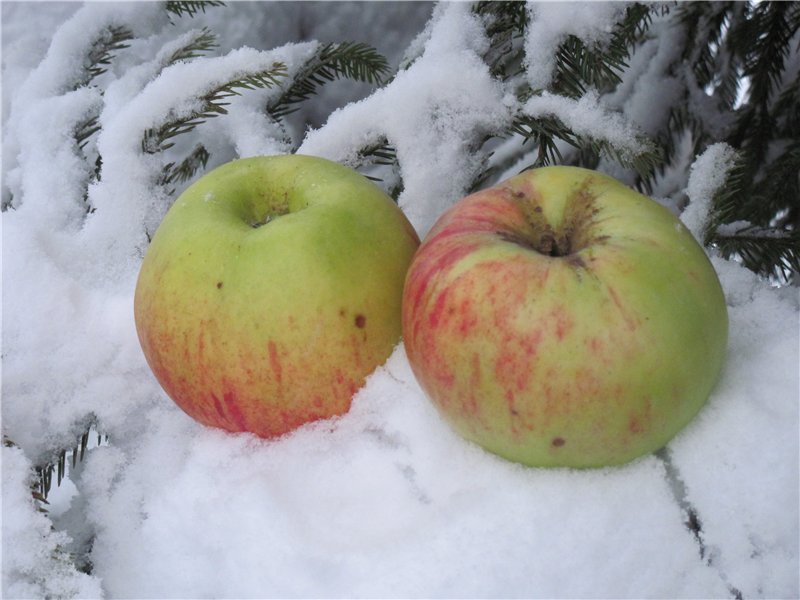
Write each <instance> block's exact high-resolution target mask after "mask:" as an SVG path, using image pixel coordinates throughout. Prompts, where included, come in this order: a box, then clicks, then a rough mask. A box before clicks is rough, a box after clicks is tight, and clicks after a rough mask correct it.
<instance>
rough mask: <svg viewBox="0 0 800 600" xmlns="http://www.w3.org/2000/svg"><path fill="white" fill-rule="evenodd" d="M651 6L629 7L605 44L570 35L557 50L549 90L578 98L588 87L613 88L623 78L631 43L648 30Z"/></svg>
mask: <svg viewBox="0 0 800 600" xmlns="http://www.w3.org/2000/svg"><path fill="white" fill-rule="evenodd" d="M651 10H652V9H651V8H650V7H648V6H646V5H644V4H640V3H635V4H632V5H631V6H629V7H628V8H627V9H626V11H625V16H624V17H623V19H622V20H621V21H620V22H619V23H617V24H616V26H615V27H614V29H613V31H612V34H611V38H610V40H609V41H608V43H607V44H605V45H602V44H598V43H595V44H592V45H591V46H588V45H586V43H585V42H584V41H583V40H581V39H580V38H578V37H577V36H575V35H570V36H568V37H567V39H566V40H565V41H564V42H563V43H562V44H561V45H560V46H559V48H558V51H557V52H556V73H555V77H554V80H553V81H554V83H553V85H552V90H551V91H553V92H555V93H558V94H561V95H564V96H568V97H570V98H579V97H581V96H583V95H584V94H585V93H586V91H587V90H588V89H589V88H596V89H598V90H600V91H607V90H611V89H613V88H614V87H615V86H616V85H617V84H619V83H620V82H621V81H622V78H621V75H622V73H623V72H624V71H625V69H627V68H628V63H627V60H628V59H629V58H630V54H631V51H632V50H633V47H634V45H635V44H636V43H637V42H638V41H639V40H640V39H641V38H642V37H643V36H644V34H645V33H646V32H647V30H648V28H649V26H650V23H651V21H652V14H651Z"/></svg>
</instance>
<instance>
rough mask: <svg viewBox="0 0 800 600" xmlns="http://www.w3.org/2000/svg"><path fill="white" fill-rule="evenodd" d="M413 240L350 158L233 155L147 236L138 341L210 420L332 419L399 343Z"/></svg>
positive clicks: (182, 399)
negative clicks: (350, 165)
mask: <svg viewBox="0 0 800 600" xmlns="http://www.w3.org/2000/svg"><path fill="white" fill-rule="evenodd" d="M418 246H419V238H418V237H417V234H416V232H415V231H414V229H413V227H412V226H411V224H410V223H409V222H408V220H407V219H406V217H405V215H404V214H403V213H402V212H401V210H400V209H399V208H398V207H397V205H396V204H395V203H394V202H393V201H392V200H391V198H389V197H388V196H387V195H386V194H384V193H383V191H381V190H380V189H379V188H378V187H377V186H375V185H374V184H372V183H371V182H370V181H368V180H367V179H366V178H365V177H363V176H362V175H360V174H358V173H356V172H355V171H353V170H351V169H349V168H347V167H344V166H341V165H339V164H336V163H333V162H330V161H328V160H325V159H322V158H316V157H311V156H302V155H287V156H269V157H256V158H247V159H240V160H235V161H233V162H230V163H228V164H225V165H222V166H220V167H218V168H216V169H214V170H212V171H211V172H209V173H207V174H206V175H205V176H203V177H202V178H200V179H199V180H198V181H197V182H196V183H194V184H193V185H191V186H190V187H189V188H187V189H186V191H185V192H184V193H183V194H182V195H181V196H180V197H179V198H178V199H177V200H176V201H175V203H174V205H173V206H172V207H171V208H170V210H169V211H168V213H167V215H166V216H165V217H164V219H163V221H162V223H161V225H160V226H159V228H158V230H157V232H156V234H155V235H154V237H153V240H152V242H151V244H150V246H149V248H148V250H147V253H146V256H145V258H144V261H143V263H142V266H141V270H140V274H139V278H138V281H137V285H136V293H135V297H134V315H135V320H136V329H137V332H138V335H139V340H140V342H141V346H142V350H143V351H144V355H145V357H146V359H147V362H148V364H149V365H150V367H151V369H152V370H153V373H154V374H155V376H156V378H157V379H158V381H159V383H160V384H161V386H162V387H163V388H164V390H165V391H166V392H167V394H168V395H169V396H170V397H171V398H172V399H173V400H174V401H175V402H176V403H177V404H178V406H180V407H181V408H182V409H183V410H184V411H185V412H186V413H188V414H189V415H190V416H192V417H193V418H194V419H196V420H197V421H199V422H201V423H203V424H206V425H210V426H215V427H220V428H223V429H226V430H228V431H234V432H238V431H248V432H251V433H254V434H256V435H258V436H261V437H266V438H271V437H276V436H280V435H282V434H285V433H287V432H290V431H292V430H293V429H295V428H297V427H299V426H301V425H303V424H305V423H308V422H311V421H314V420H318V419H323V418H328V417H331V416H335V415H341V414H343V413H345V412H347V410H348V409H349V407H350V402H351V399H352V396H353V394H354V393H355V392H356V391H357V390H358V389H359V388H360V387H361V386H362V385H363V383H364V380H365V378H366V376H367V375H368V374H370V373H371V372H372V371H373V370H374V369H375V368H376V367H377V366H379V365H380V364H382V363H383V362H385V360H386V359H387V358H388V357H389V355H390V353H391V352H392V350H393V348H394V347H395V346H396V345H397V344H398V343H399V341H400V334H401V323H400V314H401V306H400V304H401V300H402V291H403V282H404V279H405V274H406V270H407V269H408V265H409V263H410V262H411V258H412V256H413V254H414V252H415V250H416V249H417V247H418Z"/></svg>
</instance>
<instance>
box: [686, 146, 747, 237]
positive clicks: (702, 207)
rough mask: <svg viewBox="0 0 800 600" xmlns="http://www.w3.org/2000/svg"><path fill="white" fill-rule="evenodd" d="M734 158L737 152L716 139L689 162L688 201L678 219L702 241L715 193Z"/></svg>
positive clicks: (722, 183)
mask: <svg viewBox="0 0 800 600" xmlns="http://www.w3.org/2000/svg"><path fill="white" fill-rule="evenodd" d="M735 158H736V152H735V151H734V150H733V148H731V147H730V146H728V145H727V144H725V143H719V144H713V145H711V146H709V147H708V148H707V149H706V151H705V152H703V154H701V155H700V156H699V157H698V158H697V160H695V161H694V163H692V168H691V171H690V173H689V184H688V186H687V188H686V194H687V195H688V196H689V205H688V206H687V207H686V208H685V209H684V211H683V213H682V214H681V220H682V221H683V224H684V225H686V227H687V228H688V229H689V231H691V232H692V234H693V235H694V237H695V238H697V239H698V240H700V241H701V242H702V241H703V238H704V236H705V230H706V227H707V226H708V222H709V219H710V218H711V210H712V208H713V200H714V194H716V193H717V191H718V190H719V189H720V188H721V187H722V186H723V185H724V184H725V180H726V179H727V176H728V173H729V172H730V170H731V168H732V167H733V162H734V160H735Z"/></svg>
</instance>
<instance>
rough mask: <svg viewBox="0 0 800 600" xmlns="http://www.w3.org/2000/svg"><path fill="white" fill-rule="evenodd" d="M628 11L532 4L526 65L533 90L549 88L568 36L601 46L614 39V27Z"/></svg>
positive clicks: (616, 5)
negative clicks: (561, 47) (558, 52)
mask: <svg viewBox="0 0 800 600" xmlns="http://www.w3.org/2000/svg"><path fill="white" fill-rule="evenodd" d="M625 8H626V3H625V2H576V3H570V4H568V5H567V8H565V6H564V5H562V4H560V3H558V2H531V3H529V4H528V13H529V18H530V24H529V25H528V27H527V30H526V33H525V63H526V66H527V69H526V73H527V78H528V83H529V84H530V86H531V88H532V89H534V90H543V89H545V88H547V86H548V85H549V84H550V82H551V80H552V77H553V72H554V70H555V67H556V61H555V52H556V49H557V48H558V46H559V45H560V44H562V43H563V42H564V41H565V40H566V39H567V37H568V36H570V35H575V36H577V37H579V38H580V39H581V40H583V41H584V42H585V43H587V44H590V45H591V43H593V42H597V43H602V42H603V41H605V40H608V39H609V38H610V37H611V35H610V34H611V31H612V29H613V26H614V24H615V23H616V22H617V21H618V20H619V18H620V17H621V16H622V15H623V14H624V12H625Z"/></svg>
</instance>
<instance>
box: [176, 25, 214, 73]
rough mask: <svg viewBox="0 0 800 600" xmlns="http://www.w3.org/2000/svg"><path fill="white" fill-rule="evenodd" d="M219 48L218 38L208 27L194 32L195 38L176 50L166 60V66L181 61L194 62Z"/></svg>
mask: <svg viewBox="0 0 800 600" xmlns="http://www.w3.org/2000/svg"><path fill="white" fill-rule="evenodd" d="M217 46H218V44H217V36H216V35H214V34H213V33H212V32H211V30H209V29H208V28H207V27H203V28H202V29H200V30H197V31H195V32H194V36H193V37H192V38H191V39H190V40H189V41H188V42H187V43H186V44H185V45H183V46H181V47H180V48H178V49H177V50H175V52H173V53H172V54H171V55H170V56H169V58H168V59H167V60H166V65H167V66H169V65H173V64H175V63H177V62H180V61H186V60H192V59H193V58H197V57H199V56H202V55H203V54H204V53H206V52H210V51H211V50H213V49H214V48H216V47H217Z"/></svg>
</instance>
